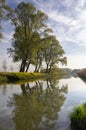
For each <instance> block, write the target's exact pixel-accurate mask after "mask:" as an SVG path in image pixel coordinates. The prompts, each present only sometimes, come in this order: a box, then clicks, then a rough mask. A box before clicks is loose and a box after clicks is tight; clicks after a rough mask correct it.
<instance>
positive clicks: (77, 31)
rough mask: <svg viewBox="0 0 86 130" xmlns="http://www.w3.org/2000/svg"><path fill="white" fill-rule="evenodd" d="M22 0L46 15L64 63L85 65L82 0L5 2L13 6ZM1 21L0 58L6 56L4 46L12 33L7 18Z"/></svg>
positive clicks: (84, 6) (85, 2) (84, 4)
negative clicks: (64, 59)
mask: <svg viewBox="0 0 86 130" xmlns="http://www.w3.org/2000/svg"><path fill="white" fill-rule="evenodd" d="M22 1H24V2H30V3H32V4H33V5H34V6H36V8H37V9H40V10H42V11H44V12H45V13H46V14H47V15H48V17H49V20H48V25H49V26H50V27H51V28H52V29H53V30H54V34H55V36H56V37H57V39H58V40H59V42H60V44H61V45H62V47H63V49H64V50H65V53H66V56H67V59H68V65H67V67H68V68H72V69H75V68H86V60H85V59H86V0H6V3H7V4H8V5H10V6H11V7H13V8H15V7H16V6H17V5H18V4H19V3H20V2H22ZM2 25H3V29H2V32H3V35H4V37H3V39H2V40H1V41H0V59H1V60H3V59H6V57H8V55H7V48H9V47H10V46H11V42H12V41H11V39H12V35H13V33H14V30H13V28H12V25H10V23H9V22H3V23H2ZM8 61H10V59H9V58H8Z"/></svg>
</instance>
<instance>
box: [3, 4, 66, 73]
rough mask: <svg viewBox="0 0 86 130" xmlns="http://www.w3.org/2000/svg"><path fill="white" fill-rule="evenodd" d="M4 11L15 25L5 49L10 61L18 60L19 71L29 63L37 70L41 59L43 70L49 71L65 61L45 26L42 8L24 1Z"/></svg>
mask: <svg viewBox="0 0 86 130" xmlns="http://www.w3.org/2000/svg"><path fill="white" fill-rule="evenodd" d="M2 9H3V8H2ZM7 11H8V13H7V15H6V16H7V18H9V19H10V20H11V22H12V24H13V25H14V29H15V32H14V34H13V39H12V47H11V48H8V53H9V54H10V56H12V58H13V61H14V62H18V61H20V62H21V65H20V72H27V71H28V70H29V66H30V65H31V64H32V65H34V66H35V70H34V72H39V71H40V68H41V67H42V66H43V62H44V63H45V64H46V73H49V72H51V70H52V68H53V67H54V66H55V65H58V63H59V62H60V63H61V64H62V65H64V64H66V63H67V58H66V57H65V56H64V54H65V52H64V50H63V48H62V46H61V45H60V43H59V41H58V40H57V39H56V36H54V34H53V30H52V29H51V28H50V27H49V26H48V24H47V23H48V16H47V15H46V14H45V13H44V12H42V11H41V10H38V9H36V7H35V6H33V5H32V4H30V3H24V2H21V3H20V4H19V5H18V6H17V8H15V9H14V10H12V11H11V9H10V7H9V8H7ZM2 14H3V13H2Z"/></svg>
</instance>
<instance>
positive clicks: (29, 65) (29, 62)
mask: <svg viewBox="0 0 86 130" xmlns="http://www.w3.org/2000/svg"><path fill="white" fill-rule="evenodd" d="M29 66H30V62H29V63H28V65H27V68H26V70H25V72H27V71H28V69H29Z"/></svg>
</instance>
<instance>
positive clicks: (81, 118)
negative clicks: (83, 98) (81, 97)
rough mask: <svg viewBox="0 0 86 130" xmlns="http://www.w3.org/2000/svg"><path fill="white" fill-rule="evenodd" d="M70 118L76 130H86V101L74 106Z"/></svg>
mask: <svg viewBox="0 0 86 130" xmlns="http://www.w3.org/2000/svg"><path fill="white" fill-rule="evenodd" d="M70 118H71V127H74V128H75V129H76V130H86V103H84V104H83V105H80V106H78V107H76V108H74V109H73V112H72V113H71V114H70Z"/></svg>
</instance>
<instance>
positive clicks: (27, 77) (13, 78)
mask: <svg viewBox="0 0 86 130" xmlns="http://www.w3.org/2000/svg"><path fill="white" fill-rule="evenodd" d="M61 75H64V74H63V73H62V72H57V73H55V74H53V76H58V78H59V77H61ZM51 76H52V74H46V73H30V72H29V73H25V72H0V83H2V82H17V81H34V80H38V79H43V78H47V77H51Z"/></svg>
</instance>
